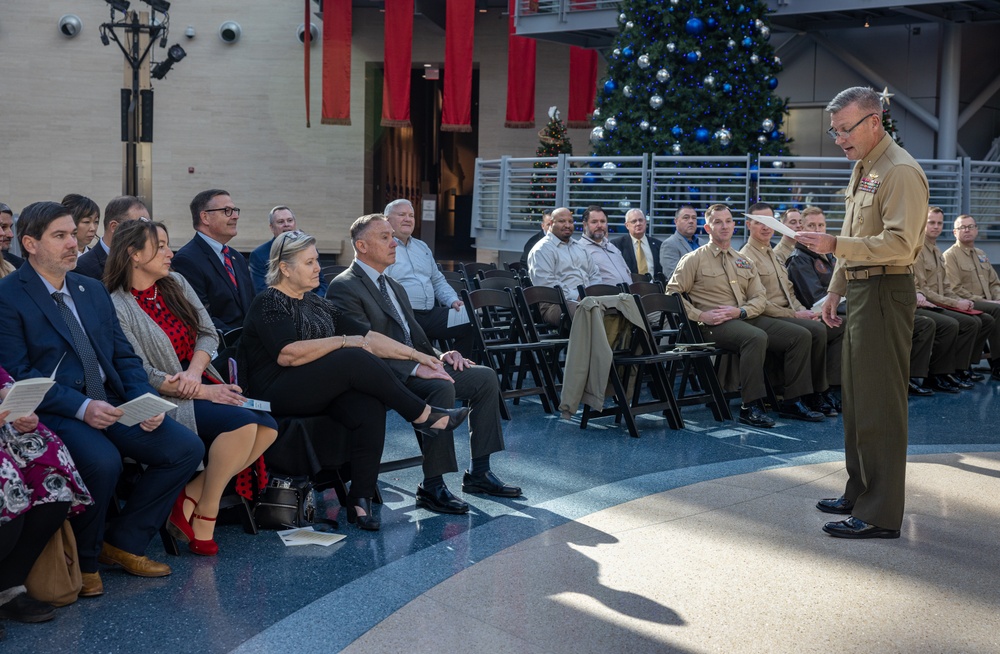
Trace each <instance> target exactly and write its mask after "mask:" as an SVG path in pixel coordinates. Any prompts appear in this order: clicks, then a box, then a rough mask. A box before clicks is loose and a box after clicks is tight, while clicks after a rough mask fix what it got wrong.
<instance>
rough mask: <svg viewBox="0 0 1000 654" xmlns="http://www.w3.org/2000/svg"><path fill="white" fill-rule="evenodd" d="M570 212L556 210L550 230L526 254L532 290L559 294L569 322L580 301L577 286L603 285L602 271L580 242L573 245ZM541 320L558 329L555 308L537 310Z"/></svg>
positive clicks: (545, 306) (559, 310)
mask: <svg viewBox="0 0 1000 654" xmlns="http://www.w3.org/2000/svg"><path fill="white" fill-rule="evenodd" d="M575 227H576V226H575V225H574V223H573V212H572V211H570V210H569V209H567V208H566V207H559V208H558V209H556V210H555V211H553V212H552V226H551V227H549V233H548V234H546V235H545V236H544V237H542V238H541V240H539V241H538V243H536V244H535V247H533V248H531V252H529V253H528V276H529V277H531V283H532V284H533V285H534V286H550V287H553V288H558V289H559V290H560V291H562V294H563V296H564V297H565V298H566V306H567V308H568V309H569V315H570V317H571V318H572V317H573V314H574V313H576V305H577V304H578V303H579V302H580V300H582V299H583V298H581V297H580V292H579V291H578V290H577V287H578V286H591V285H592V284H601V283H603V281H602V278H601V271H600V270H598V268H597V265H596V264H595V263H594V262H593V260H592V259H591V258H590V255H588V254H587V251H586V250H584V249H583V246H581V245H580V243H579V241H574V240H573V239H572V238H570V237H571V236H573V230H574V229H575ZM539 308H540V309H541V312H542V317H543V318H544V319H545V321H546V322H547V323H549V324H550V325H558V324H559V320H560V317H561V315H562V312H561V309H560V307H559V306H558V305H555V304H542V305H540V306H539Z"/></svg>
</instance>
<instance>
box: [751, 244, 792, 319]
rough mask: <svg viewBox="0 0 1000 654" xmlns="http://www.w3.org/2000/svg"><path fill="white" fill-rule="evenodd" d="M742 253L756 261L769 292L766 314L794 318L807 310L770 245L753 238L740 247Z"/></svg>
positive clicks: (761, 281)
mask: <svg viewBox="0 0 1000 654" xmlns="http://www.w3.org/2000/svg"><path fill="white" fill-rule="evenodd" d="M740 254H743V255H745V256H746V258H747V259H750V260H751V261H753V263H754V267H755V268H756V269H757V274H758V275H759V276H760V283H761V284H763V285H764V290H765V291H766V293H767V304H766V305H765V306H764V315H765V316H770V317H772V318H794V317H795V312H796V311H805V307H804V306H802V303H801V302H799V300H798V298H796V297H795V289H793V288H792V282H791V280H790V279H788V271H786V270H785V266H783V265H782V264H781V263H780V262H779V261H778V254H777V252H776V251H775V250H773V249H771V246H770V245H766V246H765V245H760V244H759V243H756V242H755V241H754V240H753V239H750V240H749V241H747V244H746V245H744V246H743V248H742V249H740Z"/></svg>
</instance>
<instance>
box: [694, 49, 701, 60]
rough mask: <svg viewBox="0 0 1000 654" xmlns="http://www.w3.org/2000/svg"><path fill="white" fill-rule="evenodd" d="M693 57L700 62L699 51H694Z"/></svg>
mask: <svg viewBox="0 0 1000 654" xmlns="http://www.w3.org/2000/svg"><path fill="white" fill-rule="evenodd" d="M694 56H695V57H697V58H698V61H701V50H695V51H694Z"/></svg>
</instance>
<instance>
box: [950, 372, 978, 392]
mask: <svg viewBox="0 0 1000 654" xmlns="http://www.w3.org/2000/svg"><path fill="white" fill-rule="evenodd" d="M944 378H945V379H947V380H948V382H949V383H950V384H951V385H952V386H954V387H955V388H957V389H959V390H961V391H967V390H969V389H970V388H973V387H975V384H973V383H972V382H967V381H962V380H961V379H959V378H958V375H945V376H944Z"/></svg>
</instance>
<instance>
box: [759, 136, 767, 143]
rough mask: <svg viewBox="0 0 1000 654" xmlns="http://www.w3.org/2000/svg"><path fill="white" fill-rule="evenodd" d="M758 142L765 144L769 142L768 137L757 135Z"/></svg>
mask: <svg viewBox="0 0 1000 654" xmlns="http://www.w3.org/2000/svg"><path fill="white" fill-rule="evenodd" d="M757 142H758V143H760V144H761V145H764V144H765V143H767V137H766V136H764V135H763V134H761V135H760V136H758V137H757Z"/></svg>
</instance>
